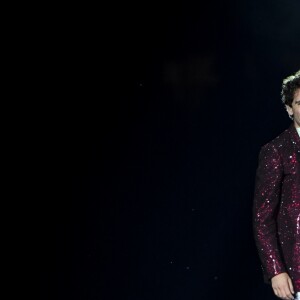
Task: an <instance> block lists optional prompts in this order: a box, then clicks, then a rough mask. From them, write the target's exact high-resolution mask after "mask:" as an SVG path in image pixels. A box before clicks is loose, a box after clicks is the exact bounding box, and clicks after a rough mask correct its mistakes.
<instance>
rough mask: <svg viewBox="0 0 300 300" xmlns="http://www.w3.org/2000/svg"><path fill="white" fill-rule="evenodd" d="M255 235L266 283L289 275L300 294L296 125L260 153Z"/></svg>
mask: <svg viewBox="0 0 300 300" xmlns="http://www.w3.org/2000/svg"><path fill="white" fill-rule="evenodd" d="M253 233H254V239H255V243H256V247H257V250H258V254H259V258H260V261H261V268H262V272H263V279H264V282H265V283H267V284H271V278H272V277H273V276H275V275H277V274H279V273H282V272H287V273H288V274H289V276H290V277H291V279H292V283H293V286H294V290H295V292H299V291H300V137H299V135H298V133H297V130H296V128H295V125H294V123H292V124H291V125H290V127H289V128H287V129H286V130H285V131H283V132H282V133H281V134H280V135H279V136H277V137H276V138H275V139H273V140H272V141H270V142H269V143H267V144H265V145H263V146H262V147H261V149H260V152H259V157H258V167H257V170H256V177H255V190H254V201H253Z"/></svg>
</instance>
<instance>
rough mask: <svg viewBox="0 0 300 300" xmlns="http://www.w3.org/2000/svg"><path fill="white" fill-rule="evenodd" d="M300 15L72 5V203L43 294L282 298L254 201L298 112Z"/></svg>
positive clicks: (285, 7)
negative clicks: (294, 105) (258, 236)
mask: <svg viewBox="0 0 300 300" xmlns="http://www.w3.org/2000/svg"><path fill="white" fill-rule="evenodd" d="M299 11H300V3H299V1H291V0H288V1H279V0H276V1H259V0H255V1H232V0H230V1H210V2H200V1H198V2H194V3H188V2H186V1H184V2H183V1H182V2H177V4H176V3H175V2H174V3H167V2H164V3H162V2H161V3H154V2H139V3H127V2H124V3H122V4H120V3H110V4H109V5H108V4H101V5H100V4H99V6H96V5H95V6H91V7H85V8H84V9H82V10H81V7H80V6H78V7H76V9H75V10H70V12H69V15H71V20H70V22H69V23H67V25H66V27H65V28H66V29H65V38H66V40H67V41H68V40H70V44H71V45H72V46H71V47H70V48H69V49H70V50H69V53H65V56H66V59H68V60H69V67H70V69H69V71H71V73H73V76H74V78H75V80H74V82H73V83H72V84H71V87H70V88H71V91H72V95H74V96H72V97H73V99H74V101H73V99H72V100H71V101H70V114H72V121H70V124H69V128H70V131H71V133H72V136H73V137H74V139H73V141H74V144H72V147H71V150H70V157H72V168H71V170H72V171H71V173H72V174H71V175H72V178H73V185H72V191H70V192H71V194H72V199H71V200H69V199H64V200H62V201H61V203H60V205H59V206H58V208H57V215H56V218H57V219H56V221H55V225H56V232H55V237H54V241H55V242H54V243H52V244H51V245H50V243H49V245H46V248H47V247H48V250H49V249H51V253H52V254H53V255H52V256H51V259H49V261H48V265H47V267H45V268H44V270H43V273H42V277H41V278H42V280H41V283H42V285H41V293H42V299H50V298H51V299H124V300H125V299H126V300H127V299H128V300H129V299H130V300H148V299H149V300H150V299H151V300H160V299H172V300H179V299H180V300H181V299H189V300H193V299H201V300H202V299H203V300H206V299H244V300H246V299H275V298H276V297H275V296H274V295H273V292H272V290H271V286H268V285H265V284H264V283H263V277H262V271H261V268H260V262H259V259H258V256H257V252H256V248H255V244H254V240H253V234H252V224H251V216H252V197H253V188H254V176H255V170H256V167H257V159H258V151H259V149H260V147H261V146H262V145H263V144H265V143H267V142H268V141H270V140H271V139H273V138H275V137H276V136H277V135H278V134H279V133H281V132H282V131H283V130H284V129H286V128H287V127H288V126H289V124H290V122H291V120H290V119H289V118H288V115H287V113H286V112H285V110H284V107H283V105H282V103H281V100H280V90H281V83H282V79H283V78H285V77H286V76H288V75H290V74H292V73H294V72H295V71H297V70H298V69H299V68H300V55H299V53H300V41H299V36H300V34H299V33H300V26H299ZM75 12H76V13H75ZM70 57H72V59H70Z"/></svg>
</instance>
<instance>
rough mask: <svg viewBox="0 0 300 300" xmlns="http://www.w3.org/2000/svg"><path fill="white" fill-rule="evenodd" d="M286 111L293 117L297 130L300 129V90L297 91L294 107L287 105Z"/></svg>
mask: <svg viewBox="0 0 300 300" xmlns="http://www.w3.org/2000/svg"><path fill="white" fill-rule="evenodd" d="M286 109H287V112H288V114H289V115H290V116H291V115H293V117H294V123H295V126H296V128H297V127H300V89H297V90H296V92H295V94H294V100H293V103H292V107H290V106H288V105H286Z"/></svg>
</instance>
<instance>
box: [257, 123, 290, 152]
mask: <svg viewBox="0 0 300 300" xmlns="http://www.w3.org/2000/svg"><path fill="white" fill-rule="evenodd" d="M289 138H290V136H289V129H288V128H287V129H285V130H284V131H283V132H281V133H280V134H279V135H277V136H276V137H275V138H273V139H272V140H270V141H269V142H267V143H265V144H263V145H262V146H261V148H262V149H268V148H275V149H277V150H279V149H280V148H282V147H284V145H285V144H286V142H287V140H288V139H289Z"/></svg>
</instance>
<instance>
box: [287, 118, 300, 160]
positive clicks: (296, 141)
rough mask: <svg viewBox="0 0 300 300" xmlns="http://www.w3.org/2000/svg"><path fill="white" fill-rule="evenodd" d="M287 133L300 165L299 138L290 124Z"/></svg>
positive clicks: (293, 126)
mask: <svg viewBox="0 0 300 300" xmlns="http://www.w3.org/2000/svg"><path fill="white" fill-rule="evenodd" d="M289 133H290V136H291V141H292V143H293V145H294V148H295V151H296V155H297V160H298V162H299V163H300V137H299V134H298V132H297V129H296V127H295V125H294V123H292V124H291V125H290V127H289Z"/></svg>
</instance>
